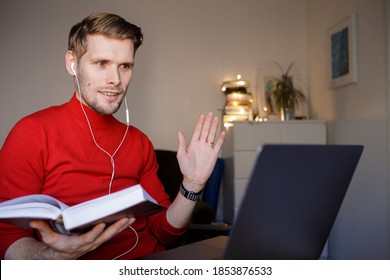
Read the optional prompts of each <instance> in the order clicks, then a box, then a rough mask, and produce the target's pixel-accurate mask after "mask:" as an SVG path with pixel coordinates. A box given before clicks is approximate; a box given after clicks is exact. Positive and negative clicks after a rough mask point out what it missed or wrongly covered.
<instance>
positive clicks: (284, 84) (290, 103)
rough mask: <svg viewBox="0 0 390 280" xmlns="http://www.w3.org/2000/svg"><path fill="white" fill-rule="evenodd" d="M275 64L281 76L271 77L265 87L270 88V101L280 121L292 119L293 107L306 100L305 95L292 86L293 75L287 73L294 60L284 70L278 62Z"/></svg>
mask: <svg viewBox="0 0 390 280" xmlns="http://www.w3.org/2000/svg"><path fill="white" fill-rule="evenodd" d="M275 64H276V65H277V66H278V68H279V69H280V71H281V76H280V77H277V78H276V77H274V78H272V79H271V80H270V81H269V83H268V84H267V88H269V89H270V90H271V102H273V103H274V104H275V108H276V110H278V111H279V112H280V118H281V120H282V121H286V120H293V119H294V116H295V114H294V111H295V108H296V107H297V106H299V105H301V104H302V103H303V102H305V101H306V96H305V95H304V94H303V93H302V91H301V90H299V89H297V88H296V87H295V86H294V81H293V77H292V76H290V75H289V74H290V70H291V68H292V67H293V65H294V62H292V63H291V64H290V65H289V66H288V68H287V70H286V71H285V72H284V71H283V68H282V66H280V64H279V63H277V62H276V61H275Z"/></svg>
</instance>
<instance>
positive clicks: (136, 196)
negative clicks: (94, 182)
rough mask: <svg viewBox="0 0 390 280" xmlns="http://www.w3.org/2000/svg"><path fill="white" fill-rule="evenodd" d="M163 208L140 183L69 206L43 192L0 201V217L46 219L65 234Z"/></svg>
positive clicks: (14, 221)
mask: <svg viewBox="0 0 390 280" xmlns="http://www.w3.org/2000/svg"><path fill="white" fill-rule="evenodd" d="M164 209H166V207H164V206H161V205H159V204H157V202H156V201H155V200H154V199H153V198H152V197H151V196H150V195H149V194H148V193H147V192H146V191H145V190H144V189H143V188H142V186H141V185H135V186H132V187H129V188H126V189H123V190H121V191H117V192H114V193H111V194H107V195H104V196H102V197H98V198H95V199H92V200H88V201H86V202H83V203H80V204H77V205H74V206H71V207H69V206H68V205H66V204H64V203H62V202H60V201H59V200H57V199H55V198H53V197H51V196H48V195H44V194H33V195H27V196H23V197H18V198H14V199H11V200H8V201H5V202H3V203H0V221H2V222H6V223H11V224H14V225H17V226H20V227H24V228H29V226H28V223H29V221H31V220H47V221H49V223H50V224H51V225H52V227H53V228H54V229H55V230H56V231H58V232H60V233H65V234H69V233H71V232H73V233H80V232H85V231H87V230H89V229H91V228H92V227H93V226H94V225H96V224H98V223H101V222H103V223H107V224H110V223H113V222H115V221H117V220H119V219H121V218H123V217H135V218H136V219H141V218H145V217H147V216H149V215H152V214H155V213H157V212H159V211H162V210H164Z"/></svg>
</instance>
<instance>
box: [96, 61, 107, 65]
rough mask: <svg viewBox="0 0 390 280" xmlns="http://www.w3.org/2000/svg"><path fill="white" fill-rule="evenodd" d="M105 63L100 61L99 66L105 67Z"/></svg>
mask: <svg viewBox="0 0 390 280" xmlns="http://www.w3.org/2000/svg"><path fill="white" fill-rule="evenodd" d="M104 64H105V62H104V61H98V63H97V65H99V66H104Z"/></svg>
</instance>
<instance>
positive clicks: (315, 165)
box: [146, 144, 363, 260]
mask: <svg viewBox="0 0 390 280" xmlns="http://www.w3.org/2000/svg"><path fill="white" fill-rule="evenodd" d="M362 152H363V146H360V145H300V144H299V145H281V144H275V145H264V146H262V147H260V148H259V149H258V155H257V159H256V161H255V164H254V167H253V170H252V173H251V177H250V179H249V181H248V185H247V189H246V193H245V196H244V198H243V201H242V203H241V207H240V209H239V212H238V214H237V216H236V218H235V221H234V223H233V226H232V230H231V232H230V235H229V237H227V236H219V237H215V238H211V239H207V240H203V241H200V242H196V243H192V244H188V245H184V246H181V247H178V248H175V249H172V250H168V251H165V252H162V253H158V254H154V255H151V256H148V257H147V258H146V259H175V260H176V259H205V260H206V259H256V260H259V259H267V260H273V259H279V260H293V259H303V260H309V259H319V258H320V256H321V253H322V251H323V248H324V246H325V243H326V241H327V238H328V236H329V233H330V231H331V229H332V226H333V223H334V221H335V219H336V216H337V213H338V211H339V209H340V207H341V204H342V202H343V199H344V196H345V194H346V192H347V189H348V186H349V184H350V182H351V179H352V176H353V174H354V172H355V169H356V167H357V164H358V162H359V159H360V156H361V154H362Z"/></svg>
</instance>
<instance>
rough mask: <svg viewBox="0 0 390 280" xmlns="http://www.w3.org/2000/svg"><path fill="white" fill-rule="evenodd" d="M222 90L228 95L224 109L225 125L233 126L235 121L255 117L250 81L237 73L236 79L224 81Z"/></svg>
mask: <svg viewBox="0 0 390 280" xmlns="http://www.w3.org/2000/svg"><path fill="white" fill-rule="evenodd" d="M221 90H222V92H223V93H224V94H225V96H226V103H225V107H224V110H223V123H224V126H225V127H229V126H232V125H233V122H234V121H247V120H252V119H253V110H252V105H253V97H252V94H251V93H250V90H249V82H248V81H245V80H241V75H237V79H236V80H232V81H225V82H223V83H222V88H221Z"/></svg>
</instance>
